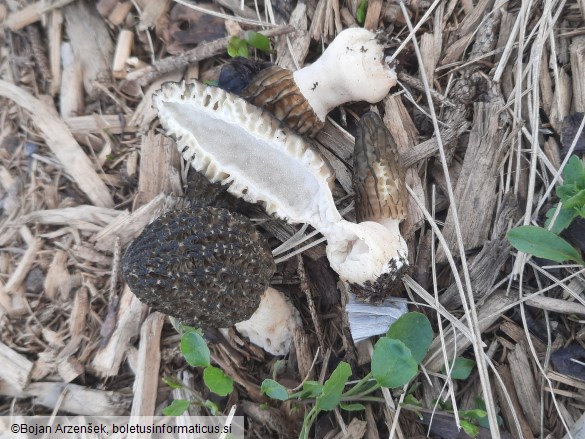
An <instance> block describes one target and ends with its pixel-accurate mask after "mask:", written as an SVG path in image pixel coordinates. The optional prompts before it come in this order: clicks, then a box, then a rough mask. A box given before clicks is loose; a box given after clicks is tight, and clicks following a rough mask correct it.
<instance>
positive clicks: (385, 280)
mask: <svg viewBox="0 0 585 439" xmlns="http://www.w3.org/2000/svg"><path fill="white" fill-rule="evenodd" d="M388 265H389V266H390V267H393V266H394V267H396V268H395V271H394V270H393V271H391V272H389V273H384V274H382V275H380V276H379V277H378V279H376V281H375V282H370V281H368V282H366V283H365V284H363V285H359V284H352V283H350V287H351V291H352V293H354V294H355V297H356V300H357V301H358V302H364V303H382V302H384V300H386V299H387V298H388V297H390V296H399V295H400V293H401V292H402V291H404V286H403V284H402V277H403V276H405V275H407V274H410V273H411V272H412V267H411V266H409V265H408V261H406V260H401V261H400V262H398V263H397V262H396V261H395V260H391V261H389V262H388Z"/></svg>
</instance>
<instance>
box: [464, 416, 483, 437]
mask: <svg viewBox="0 0 585 439" xmlns="http://www.w3.org/2000/svg"><path fill="white" fill-rule="evenodd" d="M460 422H461V428H463V430H464V431H465V433H467V434H468V435H469V436H471V437H477V436H478V435H479V427H478V426H477V425H473V424H472V423H471V422H469V421H466V420H465V419H461V420H460Z"/></svg>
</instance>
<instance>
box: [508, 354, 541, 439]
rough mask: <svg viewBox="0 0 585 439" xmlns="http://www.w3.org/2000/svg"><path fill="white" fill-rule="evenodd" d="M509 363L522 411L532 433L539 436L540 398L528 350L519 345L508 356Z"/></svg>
mask: <svg viewBox="0 0 585 439" xmlns="http://www.w3.org/2000/svg"><path fill="white" fill-rule="evenodd" d="M508 361H509V363H510V372H511V374H512V379H513V383H514V388H515V389H516V394H517V395H518V401H519V402H520V406H521V407H522V411H523V412H524V414H525V415H526V420H527V421H528V425H530V428H531V429H532V433H534V435H538V434H539V433H540V396H539V393H538V385H537V383H536V381H535V380H534V376H533V375H532V369H531V367H530V362H529V361H528V354H527V352H526V348H524V345H523V344H522V343H519V344H517V345H516V347H515V349H514V350H513V351H511V352H510V353H509V354H508Z"/></svg>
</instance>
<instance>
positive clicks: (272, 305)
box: [236, 287, 302, 355]
mask: <svg viewBox="0 0 585 439" xmlns="http://www.w3.org/2000/svg"><path fill="white" fill-rule="evenodd" d="M301 324H302V322H301V316H300V314H299V312H298V311H297V309H296V308H295V307H294V306H293V305H292V303H290V301H289V300H288V299H287V298H286V297H285V295H284V294H282V293H281V292H280V291H278V290H275V289H274V288H272V287H268V289H267V290H266V292H265V293H264V294H263V295H262V299H261V300H260V305H259V306H258V309H257V310H256V312H255V313H254V314H252V317H250V318H249V319H248V320H246V321H244V322H239V323H236V329H237V330H238V332H240V334H242V335H243V336H245V337H248V338H249V339H250V342H252V343H253V344H255V345H257V346H260V347H261V348H262V349H264V350H265V351H266V352H269V353H271V354H273V355H286V354H287V353H288V351H289V350H290V345H291V343H292V339H293V336H294V333H295V331H296V330H297V328H299V327H300V326H301Z"/></svg>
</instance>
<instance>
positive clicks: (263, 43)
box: [244, 30, 270, 52]
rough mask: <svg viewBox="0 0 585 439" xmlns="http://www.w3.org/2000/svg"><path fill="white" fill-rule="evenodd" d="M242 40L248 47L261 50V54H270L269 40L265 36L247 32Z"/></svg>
mask: <svg viewBox="0 0 585 439" xmlns="http://www.w3.org/2000/svg"><path fill="white" fill-rule="evenodd" d="M244 40H246V42H247V43H248V44H249V45H250V46H252V47H255V48H256V49H258V50H261V51H262V52H270V39H269V38H268V37H267V36H266V35H262V34H260V33H258V32H254V31H251V30H248V31H246V32H244Z"/></svg>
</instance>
